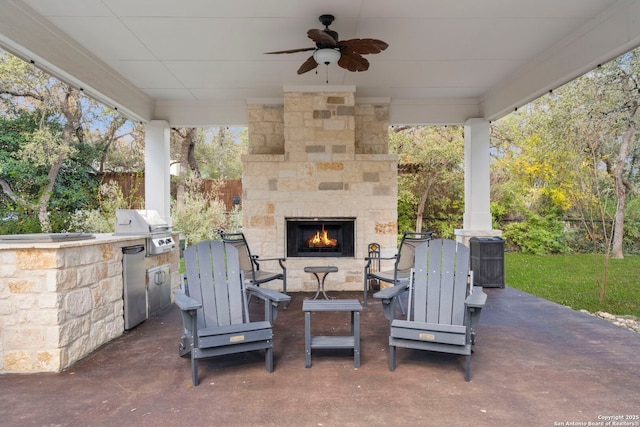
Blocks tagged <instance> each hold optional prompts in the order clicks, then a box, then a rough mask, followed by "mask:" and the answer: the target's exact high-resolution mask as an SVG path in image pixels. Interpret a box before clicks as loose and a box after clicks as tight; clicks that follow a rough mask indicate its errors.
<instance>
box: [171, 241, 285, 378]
mask: <svg viewBox="0 0 640 427" xmlns="http://www.w3.org/2000/svg"><path fill="white" fill-rule="evenodd" d="M184 260H185V270H186V282H187V286H186V287H185V288H186V289H183V290H177V291H175V303H176V305H178V306H179V307H180V309H181V310H182V319H183V335H182V337H181V340H180V355H181V356H185V355H187V354H190V355H191V373H192V381H193V385H198V382H199V381H198V364H197V362H198V359H201V358H205V357H212V356H218V355H224V354H234V353H241V352H246V351H253V350H264V351H265V365H266V369H267V371H268V372H272V371H273V333H272V326H271V321H272V320H273V319H274V318H275V314H274V313H273V312H272V310H273V307H274V306H275V307H276V308H277V304H278V303H279V302H288V301H289V300H290V297H288V296H287V295H284V294H280V293H279V292H275V291H271V290H262V289H259V288H257V287H255V286H253V285H250V284H245V281H244V280H243V277H242V276H243V273H242V272H241V269H240V262H239V257H238V250H237V249H236V248H235V247H233V246H232V245H227V244H225V243H224V242H221V241H205V242H200V243H198V244H196V245H193V246H190V247H189V248H187V249H186V250H185V251H184ZM248 293H249V294H251V293H256V294H257V295H258V296H259V297H260V298H262V299H264V300H265V307H267V308H268V310H267V309H265V320H260V321H251V319H250V317H249V310H248V302H247V294H248Z"/></svg>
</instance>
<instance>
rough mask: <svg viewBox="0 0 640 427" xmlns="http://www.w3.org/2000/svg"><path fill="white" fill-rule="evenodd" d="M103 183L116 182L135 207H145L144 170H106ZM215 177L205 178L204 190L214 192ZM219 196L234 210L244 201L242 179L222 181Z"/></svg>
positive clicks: (101, 181)
mask: <svg viewBox="0 0 640 427" xmlns="http://www.w3.org/2000/svg"><path fill="white" fill-rule="evenodd" d="M98 180H99V181H100V183H101V184H103V183H106V182H111V181H113V182H115V183H116V184H118V186H119V187H120V189H121V190H122V195H123V196H124V198H125V199H126V200H129V202H130V203H131V207H132V208H133V209H144V173H142V172H122V173H120V172H105V173H101V174H99V175H98ZM217 182H218V181H217V180H214V179H203V190H202V191H203V192H204V193H205V194H211V193H213V192H214V190H215V187H216V183H217ZM217 195H218V198H219V199H221V200H222V201H223V202H224V204H225V207H226V209H227V211H232V210H233V207H234V205H237V204H240V203H241V202H242V180H240V179H227V180H224V181H222V184H221V185H220V186H219V188H218V191H217ZM175 196H176V184H175V182H174V181H173V180H172V181H171V197H172V198H175Z"/></svg>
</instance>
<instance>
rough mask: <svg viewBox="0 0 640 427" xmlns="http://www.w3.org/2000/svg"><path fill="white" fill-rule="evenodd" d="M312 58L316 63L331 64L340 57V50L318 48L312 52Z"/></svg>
mask: <svg viewBox="0 0 640 427" xmlns="http://www.w3.org/2000/svg"><path fill="white" fill-rule="evenodd" d="M313 59H315V60H316V62H317V63H318V64H325V65H329V64H333V63H335V62H338V60H339V59H340V51H339V50H336V49H330V48H324V49H318V50H316V51H315V52H313Z"/></svg>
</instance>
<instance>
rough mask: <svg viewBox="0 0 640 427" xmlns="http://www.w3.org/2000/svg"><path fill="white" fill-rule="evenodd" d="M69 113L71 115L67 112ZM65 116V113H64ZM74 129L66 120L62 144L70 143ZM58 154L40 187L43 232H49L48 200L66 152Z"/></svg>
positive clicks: (39, 201)
mask: <svg viewBox="0 0 640 427" xmlns="http://www.w3.org/2000/svg"><path fill="white" fill-rule="evenodd" d="M69 115H72V114H71V113H69ZM65 116H66V114H65ZM74 130H75V125H74V123H73V122H71V121H69V120H67V123H66V124H65V126H64V129H63V131H62V145H64V146H67V147H68V146H69V145H70V144H71V138H72V135H73V132H74ZM63 153H64V151H63V152H61V154H59V155H58V156H57V157H56V159H55V160H53V161H52V162H51V167H50V168H49V173H48V174H47V180H48V181H47V185H45V187H44V188H43V189H42V194H41V195H40V198H39V199H38V220H39V221H40V229H41V230H42V232H43V233H50V232H51V223H50V222H49V200H51V195H52V194H53V186H54V185H55V183H56V178H57V177H58V172H60V168H61V167H62V164H63V163H64V160H65V159H66V154H63Z"/></svg>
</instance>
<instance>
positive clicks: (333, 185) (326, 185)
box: [318, 182, 344, 191]
mask: <svg viewBox="0 0 640 427" xmlns="http://www.w3.org/2000/svg"><path fill="white" fill-rule="evenodd" d="M343 189H344V182H320V183H319V184H318V190H320V191H331V190H343Z"/></svg>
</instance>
